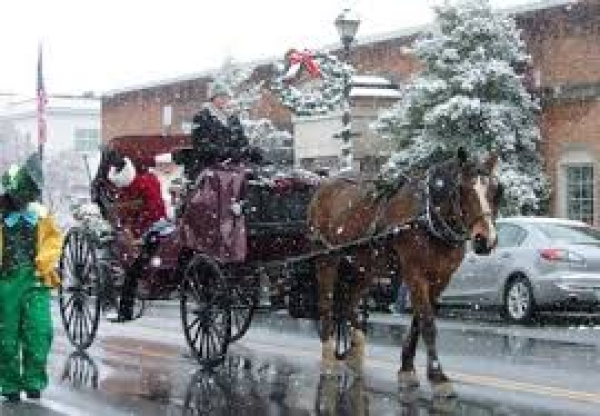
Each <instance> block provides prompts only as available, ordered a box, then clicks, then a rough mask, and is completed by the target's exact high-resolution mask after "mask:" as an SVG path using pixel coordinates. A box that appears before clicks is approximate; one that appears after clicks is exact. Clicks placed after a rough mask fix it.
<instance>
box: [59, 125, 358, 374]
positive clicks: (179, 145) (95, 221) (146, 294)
mask: <svg viewBox="0 0 600 416" xmlns="http://www.w3.org/2000/svg"><path fill="white" fill-rule="evenodd" d="M189 147H190V138H189V137H188V136H127V137H117V138H114V139H112V140H111V141H110V142H109V143H108V144H107V146H106V149H104V152H107V151H108V150H110V149H114V150H118V151H119V152H120V153H121V154H123V155H125V156H127V157H129V158H130V159H132V161H133V160H135V162H136V163H137V164H138V165H143V166H145V167H146V168H150V169H153V168H156V167H157V166H156V163H157V162H156V160H157V156H158V155H162V154H169V153H170V154H173V155H175V156H177V155H179V154H185V152H186V151H188V149H189ZM175 159H177V158H175ZM104 164H105V163H104V162H103V158H101V162H100V166H99V168H98V174H97V175H96V178H95V179H94V184H93V186H92V189H93V192H92V193H93V199H94V200H95V201H96V202H97V206H98V209H97V210H94V209H90V208H89V207H88V208H87V210H86V209H82V210H81V211H82V212H79V213H78V214H77V215H75V216H76V218H77V219H78V220H79V223H78V224H77V225H76V226H74V227H72V228H71V229H70V230H69V231H68V232H67V235H66V238H65V242H64V249H63V254H62V257H61V260H60V264H59V267H60V271H61V274H62V277H63V283H62V286H61V287H60V288H59V305H60V311H61V317H62V321H63V325H64V328H65V332H66V334H67V337H68V338H69V340H70V342H71V343H72V344H73V345H74V346H75V347H76V348H77V349H79V350H84V349H86V348H88V347H89V346H90V345H91V344H92V343H93V341H94V338H95V335H96V332H97V330H98V325H99V322H100V320H101V319H100V317H101V315H102V313H103V311H104V310H106V309H109V308H111V307H114V305H115V303H116V301H117V298H118V293H120V286H121V285H122V281H123V275H124V271H125V269H126V267H127V265H128V264H130V263H131V261H132V259H133V258H134V257H135V256H136V255H139V252H140V250H142V248H141V243H140V241H134V240H132V239H131V238H127V235H126V233H125V232H124V230H123V227H121V224H122V222H123V220H124V218H122V216H123V213H122V212H121V211H120V210H119V204H120V203H121V202H123V201H118V200H117V199H116V198H115V194H114V189H111V186H110V185H109V183H108V182H107V181H106V171H107V167H106V166H104ZM318 182H319V178H318V176H316V175H313V174H309V173H308V172H301V171H292V172H286V173H281V172H275V171H274V170H269V169H268V168H257V167H253V168H249V167H248V166H244V165H231V164H229V165H228V164H226V163H225V164H219V165H217V166H214V167H211V168H209V169H205V170H204V171H202V172H201V173H200V175H199V176H198V177H197V178H195V180H193V181H189V182H186V181H185V180H184V181H182V182H180V183H179V185H178V186H177V187H175V189H171V190H172V191H173V194H174V195H176V196H177V197H176V198H174V199H175V200H176V202H175V207H174V211H175V214H174V218H172V219H171V224H172V226H170V227H162V228H161V230H159V233H158V235H159V240H160V241H159V244H158V248H157V250H156V252H154V253H153V254H152V256H151V258H149V261H147V262H146V264H145V265H144V270H143V278H142V282H140V283H141V284H140V286H141V287H142V288H143V289H144V290H138V292H137V294H136V305H137V306H138V308H137V316H141V314H143V312H144V309H145V305H146V303H147V302H152V301H154V300H157V299H175V298H178V299H179V303H180V313H181V322H182V328H183V332H184V335H185V339H186V341H187V344H188V345H189V347H190V349H191V351H192V354H193V356H194V357H195V358H196V359H197V360H198V362H199V363H201V364H203V365H208V366H212V365H216V364H218V363H220V362H221V361H222V360H223V358H224V357H225V355H226V352H227V349H228V346H229V345H230V344H231V343H233V342H235V341H237V340H239V339H240V338H242V337H243V336H244V334H245V333H246V331H247V330H248V329H249V327H250V323H251V321H252V317H253V316H254V314H255V313H256V312H257V311H258V310H266V311H272V310H287V311H288V313H289V315H290V316H291V317H294V318H308V319H314V320H318V318H319V310H318V287H317V280H316V276H315V267H314V257H315V255H314V252H313V251H311V248H312V247H311V241H310V240H309V233H308V229H307V222H306V212H307V209H306V208H307V205H308V203H309V201H310V199H311V197H312V194H313V192H314V190H315V189H316V186H317V184H318ZM125 202H126V201H125ZM95 206H96V205H92V206H91V207H92V208H94V207H95ZM340 267H341V268H342V269H343V270H341V271H342V272H343V273H342V275H343V276H345V277H344V278H343V279H340V280H339V283H338V286H340V287H339V288H338V289H339V290H336V292H335V293H336V295H335V299H334V303H335V305H339V307H337V308H335V311H336V312H335V325H336V332H335V333H336V355H337V356H338V357H339V358H343V357H344V355H345V354H346V353H347V352H348V349H349V348H350V340H349V335H348V333H349V323H348V317H347V316H346V312H344V308H343V307H342V305H343V304H344V303H347V299H345V298H344V294H345V293H346V291H345V290H344V288H343V287H342V286H343V285H349V284H351V279H352V273H351V270H350V268H349V267H347V265H345V264H342V265H341V266H340ZM344 268H345V269H344ZM365 311H366V310H365ZM364 316H365V319H366V313H365V314H364Z"/></svg>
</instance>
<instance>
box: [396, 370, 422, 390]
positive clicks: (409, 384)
mask: <svg viewBox="0 0 600 416" xmlns="http://www.w3.org/2000/svg"><path fill="white" fill-rule="evenodd" d="M398 387H399V388H400V389H401V390H410V389H415V388H417V387H419V379H418V377H417V374H416V373H415V372H414V371H398Z"/></svg>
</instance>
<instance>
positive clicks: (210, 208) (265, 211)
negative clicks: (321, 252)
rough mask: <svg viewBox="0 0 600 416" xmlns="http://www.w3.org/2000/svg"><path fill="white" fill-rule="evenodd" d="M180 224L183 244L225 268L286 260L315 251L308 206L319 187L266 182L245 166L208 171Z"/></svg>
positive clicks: (290, 181)
mask: <svg viewBox="0 0 600 416" xmlns="http://www.w3.org/2000/svg"><path fill="white" fill-rule="evenodd" d="M197 184H198V186H197V187H196V189H195V190H194V191H193V192H192V193H191V194H190V195H189V196H188V199H187V201H186V202H185V208H184V212H183V214H182V215H181V217H180V218H179V219H178V223H177V224H178V227H177V228H178V231H179V234H178V236H179V239H180V244H181V245H182V246H183V247H186V248H189V249H192V250H194V251H196V252H202V253H206V254H208V255H209V256H211V257H213V258H214V259H217V260H218V261H219V262H221V263H223V264H231V263H248V264H252V263H260V262H268V261H274V260H284V259H285V258H287V257H290V256H294V255H299V254H304V253H306V252H307V251H308V250H309V248H310V247H309V241H308V239H307V233H306V206H307V204H308V201H309V199H310V195H311V193H312V190H313V188H314V186H313V185H314V184H311V183H310V182H308V181H306V180H303V179H298V178H280V179H275V180H273V181H271V182H270V183H268V184H267V183H264V182H261V181H256V180H253V179H252V173H251V171H249V170H248V169H247V167H245V166H244V165H229V166H217V167H214V168H212V169H207V170H205V171H204V172H203V173H202V174H200V176H199V178H198V180H197Z"/></svg>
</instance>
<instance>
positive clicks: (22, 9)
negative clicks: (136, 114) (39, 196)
mask: <svg viewBox="0 0 600 416" xmlns="http://www.w3.org/2000/svg"><path fill="white" fill-rule="evenodd" d="M534 1H535V0H492V4H494V5H495V6H500V7H505V6H511V5H515V4H521V3H528V2H534ZM438 2H439V0H216V1H212V0H166V1H162V0H102V1H91V0H18V1H11V0H6V1H4V2H3V4H2V13H1V15H0V51H1V53H2V54H1V56H0V60H1V62H2V65H1V66H0V92H14V93H21V94H35V88H36V61H37V45H38V43H39V42H40V41H41V42H42V43H43V50H44V77H45V82H46V89H47V91H48V93H50V94H57V93H61V94H64V93H70V94H71V93H72V94H79V93H82V92H84V91H94V92H97V93H102V92H105V91H108V90H113V89H119V88H123V87H129V86H133V85H136V84H141V83H145V82H149V81H156V80H161V79H168V78H173V77H178V76H181V75H186V74H191V73H195V72H199V71H203V70H206V69H212V68H216V67H218V66H220V65H221V63H222V62H223V61H224V59H225V58H226V57H228V56H230V57H232V58H233V59H235V60H236V61H249V60H256V59H260V58H265V57H273V56H283V54H284V53H285V51H286V50H287V49H289V48H291V47H296V48H313V49H315V48H319V47H321V46H324V45H329V44H332V43H334V42H337V41H338V35H337V32H336V29H335V27H334V25H333V20H334V19H335V17H336V16H337V15H338V14H339V12H340V11H341V10H342V8H343V7H347V6H350V7H352V8H353V9H354V10H356V11H357V12H358V13H359V15H360V16H361V19H362V24H361V26H360V28H359V32H358V37H359V38H360V37H365V36H369V35H373V34H379V33H385V32H390V31H394V30H399V29H403V28H408V27H412V26H418V25H421V24H424V23H427V22H429V21H431V20H432V16H433V14H432V12H431V6H432V5H433V4H435V3H438Z"/></svg>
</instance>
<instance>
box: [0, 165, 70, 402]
mask: <svg viewBox="0 0 600 416" xmlns="http://www.w3.org/2000/svg"><path fill="white" fill-rule="evenodd" d="M2 187H3V188H4V193H3V194H2V195H0V213H1V215H2V218H1V222H0V395H2V396H4V397H5V398H6V399H7V400H8V401H12V402H16V401H19V400H20V395H21V392H22V391H24V392H25V393H26V395H27V397H28V398H30V399H37V398H40V394H41V391H42V390H43V389H44V388H45V387H46V386H47V384H48V375H47V372H46V363H47V359H48V353H49V351H50V345H51V342H52V322H51V317H50V289H51V288H53V287H56V286H58V285H59V283H60V277H59V275H58V273H57V271H56V269H55V265H56V263H57V261H58V259H59V257H60V253H61V249H62V234H61V232H60V231H59V229H58V227H57V226H56V224H55V222H54V219H53V218H52V216H51V215H50V214H49V212H48V209H46V208H45V207H44V206H43V205H42V204H40V203H39V202H37V201H39V199H40V195H41V189H42V188H43V182H42V170H41V161H40V159H39V157H38V155H37V154H34V155H31V156H30V157H29V158H28V159H27V161H26V162H25V164H24V165H23V166H21V167H17V166H12V167H11V168H10V169H9V170H8V172H6V173H5V174H4V175H3V176H2Z"/></svg>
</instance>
